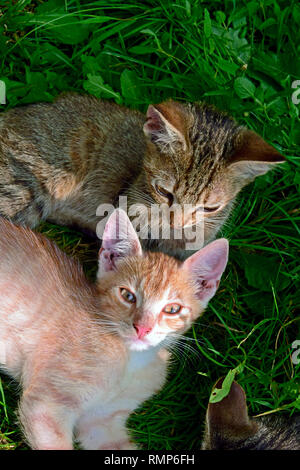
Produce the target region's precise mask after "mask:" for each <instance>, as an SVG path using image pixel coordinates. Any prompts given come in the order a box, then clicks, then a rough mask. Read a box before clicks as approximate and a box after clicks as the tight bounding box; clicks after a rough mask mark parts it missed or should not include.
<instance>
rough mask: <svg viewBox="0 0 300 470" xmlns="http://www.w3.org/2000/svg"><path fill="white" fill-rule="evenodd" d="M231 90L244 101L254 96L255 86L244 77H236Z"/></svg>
mask: <svg viewBox="0 0 300 470" xmlns="http://www.w3.org/2000/svg"><path fill="white" fill-rule="evenodd" d="M233 88H234V90H235V92H236V94H237V95H238V96H239V97H240V98H242V99H244V98H250V97H253V96H254V93H255V85H254V83H252V82H251V81H250V80H249V79H248V78H246V77H238V78H236V79H235V80H234V85H233Z"/></svg>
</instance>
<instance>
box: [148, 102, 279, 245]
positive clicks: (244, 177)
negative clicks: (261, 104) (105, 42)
mask: <svg viewBox="0 0 300 470" xmlns="http://www.w3.org/2000/svg"><path fill="white" fill-rule="evenodd" d="M144 132H145V135H146V136H147V138H148V153H147V157H146V161H145V179H146V182H145V184H146V191H147V193H148V195H150V196H151V199H152V200H153V203H156V204H162V203H165V204H168V205H169V206H172V205H173V204H179V205H181V206H184V205H187V204H189V205H193V208H191V209H190V210H188V211H186V212H185V214H184V217H179V218H178V219H177V220H175V221H174V226H176V225H177V226H178V227H179V226H181V227H184V226H190V225H193V224H194V223H195V221H196V213H198V216H199V211H200V212H201V219H202V223H203V225H204V229H205V239H206V240H209V239H210V238H212V237H213V236H214V235H215V234H216V232H217V231H218V229H219V228H220V227H221V226H222V224H223V223H224V221H225V219H226V218H227V216H228V214H229V212H230V209H231V206H232V203H233V201H234V199H235V197H236V195H237V193H238V192H239V191H240V190H241V188H242V187H243V186H245V185H246V184H247V183H249V182H250V181H252V180H253V179H254V178H255V177H256V176H258V175H260V174H263V173H266V172H267V171H268V170H269V169H270V168H271V167H272V166H274V165H275V164H276V163H280V162H283V161H284V158H283V157H282V155H280V154H279V153H278V152H277V151H276V150H275V149H274V148H273V147H271V146H270V145H268V144H267V143H266V142H265V141H264V140H263V139H262V138H261V137H259V136H258V135H257V134H255V133H254V132H252V131H249V130H247V129H245V128H243V127H242V126H239V125H238V124H237V123H236V122H235V121H234V120H233V119H232V118H230V117H229V116H227V115H225V114H224V113H221V112H220V111H218V110H216V109H214V108H213V107H211V106H208V105H201V104H181V103H177V102H174V101H168V102H165V103H162V104H160V105H156V106H150V107H149V108H148V112H147V122H146V124H145V125H144Z"/></svg>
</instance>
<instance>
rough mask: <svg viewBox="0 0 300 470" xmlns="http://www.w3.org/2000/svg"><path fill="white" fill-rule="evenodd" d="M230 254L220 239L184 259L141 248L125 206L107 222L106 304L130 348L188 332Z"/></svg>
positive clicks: (102, 285)
mask: <svg viewBox="0 0 300 470" xmlns="http://www.w3.org/2000/svg"><path fill="white" fill-rule="evenodd" d="M116 232H118V233H117V234H116ZM227 256H228V244H227V241H226V240H224V239H220V240H216V241H215V242H213V243H211V244H210V245H208V246H207V247H205V248H203V249H202V250H200V251H199V252H197V253H195V254H194V255H193V256H191V257H190V258H188V259H187V260H186V261H185V262H184V263H180V262H179V261H177V260H175V259H174V258H170V257H169V256H167V255H164V254H162V253H151V252H147V253H142V250H141V245H140V242H139V239H138V237H137V235H136V233H135V231H134V229H133V227H132V225H131V223H130V221H129V219H128V217H127V215H126V214H125V212H123V211H121V210H116V211H115V212H114V213H113V214H112V216H111V217H110V219H109V220H108V222H107V225H106V229H105V232H104V235H103V242H102V248H101V250H100V255H99V272H98V279H99V289H101V294H102V295H101V298H102V299H103V300H102V303H103V304H102V306H103V310H105V311H111V315H112V317H114V318H115V319H116V324H120V325H121V327H120V329H119V330H118V333H119V334H120V335H121V336H122V338H123V339H124V340H125V342H126V344H127V345H128V347H129V348H130V349H131V350H145V349H149V348H151V347H155V346H157V345H158V344H159V343H161V342H162V341H163V340H165V339H166V338H167V337H168V338H170V337H171V336H174V334H176V333H177V334H178V333H180V334H182V333H184V332H185V331H186V330H187V329H188V328H189V327H190V326H191V323H192V322H193V321H194V320H195V319H196V318H197V317H198V316H199V315H200V314H201V313H202V312H203V310H204V308H205V307H206V305H207V303H208V301H209V300H210V299H211V297H212V296H213V295H214V294H215V292H216V289H217V287H218V285H219V281H220V278H221V275H222V273H223V271H224V269H225V266H226V262H227Z"/></svg>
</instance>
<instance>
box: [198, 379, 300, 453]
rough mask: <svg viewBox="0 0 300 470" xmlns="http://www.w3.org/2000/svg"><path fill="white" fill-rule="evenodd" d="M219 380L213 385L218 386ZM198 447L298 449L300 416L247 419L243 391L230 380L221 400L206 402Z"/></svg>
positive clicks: (209, 448) (204, 448) (219, 385)
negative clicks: (228, 388) (205, 412)
mask: <svg viewBox="0 0 300 470" xmlns="http://www.w3.org/2000/svg"><path fill="white" fill-rule="evenodd" d="M222 382H223V379H219V380H218V382H217V383H216V385H215V387H216V388H221V386H222ZM215 387H214V388H215ZM202 449H203V450H300V416H299V415H298V416H295V417H291V418H287V417H286V416H261V417H258V418H250V417H249V415H248V410H247V403H246V395H245V392H244V390H243V388H242V387H241V386H240V385H239V384H238V383H236V382H233V383H232V385H231V389H230V392H229V394H228V395H227V396H226V397H225V398H223V400H221V401H220V402H217V403H209V405H208V409H207V414H206V429H205V436H204V440H203V444H202Z"/></svg>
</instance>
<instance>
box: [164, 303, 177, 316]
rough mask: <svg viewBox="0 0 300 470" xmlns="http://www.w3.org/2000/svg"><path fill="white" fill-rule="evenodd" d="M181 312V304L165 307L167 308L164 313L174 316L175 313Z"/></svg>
mask: <svg viewBox="0 0 300 470" xmlns="http://www.w3.org/2000/svg"><path fill="white" fill-rule="evenodd" d="M180 310H181V305H179V304H169V305H166V306H165V308H164V309H163V312H165V313H168V314H171V315H172V314H174V313H179V312H180Z"/></svg>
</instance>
